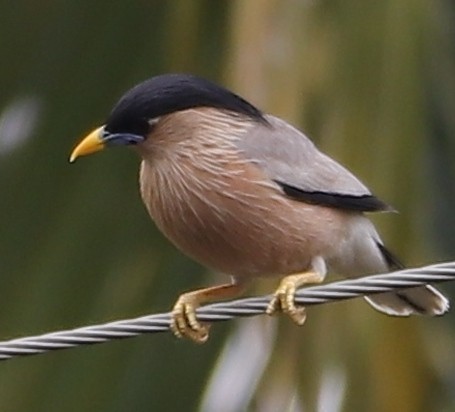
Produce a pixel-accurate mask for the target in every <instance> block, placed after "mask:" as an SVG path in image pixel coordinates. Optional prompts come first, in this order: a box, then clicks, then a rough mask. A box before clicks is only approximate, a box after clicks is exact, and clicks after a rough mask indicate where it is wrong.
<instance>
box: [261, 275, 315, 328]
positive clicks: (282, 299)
mask: <svg viewBox="0 0 455 412" xmlns="http://www.w3.org/2000/svg"><path fill="white" fill-rule="evenodd" d="M323 279H324V276H323V275H322V274H319V273H316V272H305V273H298V274H295V275H289V276H286V277H284V278H283V279H282V280H281V282H280V285H279V286H278V289H277V290H276V291H275V293H274V296H273V298H272V300H271V301H270V303H269V305H268V306H267V310H266V313H267V315H275V314H276V313H278V312H283V313H285V314H286V315H288V316H289V317H290V318H291V319H292V320H293V321H294V322H295V323H296V324H297V325H303V324H304V323H305V320H306V311H305V308H304V307H302V306H296V304H295V301H294V298H295V292H296V290H297V288H298V287H299V286H302V285H304V284H307V283H320V282H322V280H323Z"/></svg>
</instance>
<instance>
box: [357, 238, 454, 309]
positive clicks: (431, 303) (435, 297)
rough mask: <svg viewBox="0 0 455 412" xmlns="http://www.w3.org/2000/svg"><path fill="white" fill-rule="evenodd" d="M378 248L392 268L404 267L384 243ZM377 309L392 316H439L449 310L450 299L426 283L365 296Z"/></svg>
mask: <svg viewBox="0 0 455 412" xmlns="http://www.w3.org/2000/svg"><path fill="white" fill-rule="evenodd" d="M377 245H378V248H379V250H380V251H381V253H382V256H383V257H384V260H385V261H386V263H387V265H388V267H389V269H390V270H399V269H403V268H404V266H403V265H402V263H401V262H400V261H399V260H398V259H397V258H396V257H395V256H394V255H393V254H392V253H391V252H390V251H388V250H387V249H386V248H385V246H384V245H382V244H381V243H379V242H377ZM365 299H366V301H367V302H368V303H369V304H370V305H371V306H373V307H374V308H375V309H376V310H378V311H380V312H383V313H386V314H387V315H392V316H409V315H416V314H418V315H429V316H438V315H442V314H444V313H446V312H447V311H448V310H449V301H448V299H447V298H446V297H445V296H444V295H443V294H442V293H440V292H439V291H438V290H437V289H436V288H434V287H432V286H429V285H426V286H420V287H417V288H412V289H404V290H400V291H399V292H388V293H380V294H378V295H373V296H369V297H365Z"/></svg>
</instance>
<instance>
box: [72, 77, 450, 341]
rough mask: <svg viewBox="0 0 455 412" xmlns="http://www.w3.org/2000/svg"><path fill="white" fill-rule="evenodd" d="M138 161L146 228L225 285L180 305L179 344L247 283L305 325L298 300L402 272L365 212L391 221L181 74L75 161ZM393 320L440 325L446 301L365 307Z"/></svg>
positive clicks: (201, 333)
mask: <svg viewBox="0 0 455 412" xmlns="http://www.w3.org/2000/svg"><path fill="white" fill-rule="evenodd" d="M123 145H127V146H131V147H132V148H133V149H134V150H135V151H136V152H137V153H138V154H139V156H140V157H141V158H142V162H141V167H140V191H141V195H142V199H143V201H144V204H145V207H146V208H147V210H148V212H149V214H150V216H151V218H152V219H153V220H154V222H155V224H156V225H157V226H158V228H159V229H160V230H161V231H162V232H163V233H164V235H165V236H166V237H167V238H168V239H169V240H170V241H171V242H172V243H173V244H174V245H175V246H176V247H177V248H178V249H180V250H181V251H182V252H183V253H185V254H186V255H188V256H190V257H191V258H193V259H194V260H196V261H197V262H199V263H201V264H202V265H204V266H206V267H207V268H210V269H212V270H214V271H217V272H222V273H224V274H226V275H229V276H230V278H231V281H230V282H229V283H226V284H223V285H220V286H214V287H210V288H205V289H200V290H195V291H191V292H187V293H184V294H182V295H181V296H180V297H179V298H178V300H177V302H176V303H175V305H174V309H173V311H172V324H171V328H172V330H173V332H174V334H175V335H176V336H179V337H181V336H186V337H188V338H190V339H192V340H194V341H196V342H204V341H205V340H206V339H207V337H208V327H207V325H204V324H201V323H200V322H199V321H198V319H197V316H196V312H195V311H196V309H197V307H198V306H200V305H201V304H202V303H204V302H208V301H215V300H219V299H226V298H231V297H234V296H237V295H238V294H240V293H241V292H242V291H243V289H244V287H245V285H246V284H247V283H248V282H249V281H250V280H251V279H253V278H256V277H260V276H264V277H276V278H279V279H280V283H279V286H278V288H277V290H276V291H275V293H274V295H273V298H272V300H271V301H270V304H269V306H268V308H267V313H268V314H270V315H271V314H274V313H277V312H279V311H282V312H284V313H286V314H287V315H288V316H290V318H291V319H292V320H293V321H294V322H296V323H297V324H299V325H301V324H303V322H304V321H305V317H306V315H305V309H304V308H303V307H300V306H298V305H296V304H295V303H294V295H295V291H296V289H297V288H299V287H300V286H303V285H305V284H309V283H319V282H322V281H323V280H324V278H325V276H326V273H327V272H328V271H329V270H330V271H334V272H336V273H338V274H340V275H342V276H345V277H355V276H360V275H367V274H373V273H383V272H387V271H390V270H393V269H396V268H400V267H402V266H401V264H400V262H399V261H398V259H397V258H396V257H394V255H393V254H392V253H391V252H389V250H388V249H387V248H386V247H385V246H384V244H383V242H382V240H381V238H380V237H379V235H378V233H377V231H376V230H375V227H374V226H373V224H372V223H371V221H370V220H369V219H368V217H367V216H366V215H365V212H381V211H389V210H392V209H391V208H390V207H389V206H388V205H387V204H386V203H384V202H382V201H381V200H379V199H378V198H377V197H376V196H374V195H373V194H372V193H371V192H370V190H369V189H368V188H367V187H366V186H365V185H364V184H363V183H362V182H361V181H360V180H359V179H357V178H356V177H355V176H354V175H353V174H352V173H351V172H349V171H348V170H347V169H345V168H344V167H343V166H341V165H340V164H339V163H337V162H336V161H335V160H333V159H331V158H330V157H329V156H327V155H325V154H324V153H322V152H321V151H319V150H318V148H317V147H316V146H315V145H314V144H313V143H312V142H311V141H310V140H309V139H308V137H306V136H305V135H304V134H303V133H302V132H300V131H299V130H297V129H296V128H294V127H293V126H291V125H290V124H289V123H287V122H286V121H284V120H282V119H280V118H278V117H275V116H273V115H270V114H266V113H264V112H262V111H261V110H259V109H258V108H256V107H255V106H254V105H252V104H250V103H249V102H247V101H246V100H245V99H243V98H241V97H240V96H238V95H236V94H234V93H232V92H231V91H229V90H227V89H225V88H223V87H221V86H218V85H216V84H214V83H212V82H210V81H208V80H205V79H202V78H200V77H196V76H193V75H187V74H165V75H161V76H156V77H153V78H151V79H149V80H146V81H144V82H143V83H140V84H139V85H137V86H135V87H134V88H132V89H131V90H129V91H128V92H127V93H126V94H125V95H124V96H123V97H121V99H120V100H119V101H118V103H117V104H116V105H115V106H114V108H113V110H112V112H111V114H110V115H109V117H108V118H107V120H106V122H105V123H104V125H102V126H101V127H99V128H97V129H95V130H94V131H93V132H91V133H90V134H89V135H88V136H87V137H86V138H85V139H83V140H82V141H81V143H80V144H79V145H78V146H77V147H76V148H75V149H74V151H73V153H72V154H71V159H70V160H71V161H74V160H75V159H76V158H77V157H79V156H82V155H87V154H90V153H93V152H97V151H99V150H101V149H103V148H105V147H113V146H123ZM365 299H366V300H367V301H368V303H370V304H371V305H372V306H373V307H374V308H375V309H377V310H379V311H381V312H384V313H386V314H388V315H396V316H408V315H413V314H425V315H441V314H443V313H445V312H446V311H447V310H448V308H449V303H448V300H447V299H446V298H445V297H444V296H443V295H442V294H441V293H440V292H438V291H437V290H436V289H435V288H434V287H432V286H429V285H427V286H421V287H417V288H413V289H407V290H401V291H397V292H389V293H382V294H377V295H374V296H370V297H366V298H365Z"/></svg>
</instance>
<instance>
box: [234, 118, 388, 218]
mask: <svg viewBox="0 0 455 412" xmlns="http://www.w3.org/2000/svg"><path fill="white" fill-rule="evenodd" d="M267 120H268V122H269V125H262V124H258V125H256V126H255V127H254V128H252V129H250V131H249V133H248V134H247V135H245V136H243V139H241V140H240V141H239V142H238V145H239V148H240V149H241V150H242V151H243V152H244V154H245V156H247V157H248V158H249V159H250V160H251V161H252V162H254V163H255V164H257V165H258V166H259V167H261V169H262V170H263V171H265V172H266V174H267V175H268V177H269V178H270V179H271V180H273V181H274V182H276V183H277V184H278V185H279V186H280V187H281V189H282V190H283V192H284V193H285V194H286V195H287V196H289V197H291V198H293V199H296V200H300V201H302V202H307V203H313V204H320V205H324V206H330V207H335V208H339V209H346V210H357V211H368V212H373V211H384V210H391V208H390V207H389V206H388V205H387V204H385V203H384V202H382V201H381V200H379V199H378V198H377V197H375V196H374V195H373V194H371V192H370V191H369V190H368V188H367V187H366V186H365V185H364V184H363V183H362V182H361V181H360V180H359V179H357V178H356V177H355V176H354V175H353V174H352V173H351V172H349V171H348V170H347V169H345V168H344V167H343V166H341V165H340V164H339V163H337V162H336V161H334V160H333V159H331V158H330V157H328V156H327V155H325V154H324V153H322V152H320V151H319V150H318V149H317V147H316V146H315V145H314V144H313V143H312V142H311V140H309V139H308V138H307V137H306V136H305V135H304V134H303V133H301V132H300V131H298V130H297V129H295V128H294V127H292V126H291V125H290V124H288V123H286V122H285V121H284V120H281V119H279V118H277V117H274V116H270V115H269V116H267Z"/></svg>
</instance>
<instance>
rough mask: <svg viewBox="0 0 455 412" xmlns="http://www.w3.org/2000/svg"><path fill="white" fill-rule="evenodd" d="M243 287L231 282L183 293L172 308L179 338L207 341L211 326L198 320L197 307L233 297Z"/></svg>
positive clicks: (199, 341)
mask: <svg viewBox="0 0 455 412" xmlns="http://www.w3.org/2000/svg"><path fill="white" fill-rule="evenodd" d="M243 289H244V285H243V284H235V283H230V284H226V285H220V286H214V287H211V288H206V289H199V290H194V291H192V292H187V293H183V294H182V295H180V296H179V298H178V299H177V302H176V303H175V305H174V308H173V309H172V321H171V325H170V327H171V330H172V332H173V333H174V335H175V336H176V337H178V338H182V337H187V338H189V339H191V340H193V341H194V342H196V343H204V342H206V341H207V339H208V337H209V326H208V325H202V324H201V323H200V322H199V321H198V320H197V317H196V309H197V308H198V307H199V306H200V305H201V304H203V303H207V302H212V301H215V300H223V299H229V298H233V297H235V296H237V295H239V294H240V293H241V292H242V291H243Z"/></svg>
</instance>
